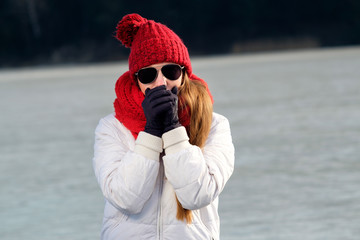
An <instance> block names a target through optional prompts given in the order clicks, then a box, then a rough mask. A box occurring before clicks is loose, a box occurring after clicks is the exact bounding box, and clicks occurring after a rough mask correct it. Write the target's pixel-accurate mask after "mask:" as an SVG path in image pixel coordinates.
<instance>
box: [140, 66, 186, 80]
mask: <svg viewBox="0 0 360 240" xmlns="http://www.w3.org/2000/svg"><path fill="white" fill-rule="evenodd" d="M183 69H184V66H180V65H177V64H166V65H164V66H162V67H161V69H160V70H161V72H162V74H163V75H164V77H165V78H166V79H169V80H172V81H174V80H177V79H178V78H179V77H180V76H181V73H182V70H183ZM158 74H159V70H158V69H156V68H154V67H148V68H142V69H140V70H139V71H138V72H137V73H135V76H136V77H137V78H138V79H139V81H140V82H141V83H143V84H149V83H152V82H153V81H155V79H156V78H157V76H158Z"/></svg>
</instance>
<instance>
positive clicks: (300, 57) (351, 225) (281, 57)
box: [0, 47, 360, 240]
mask: <svg viewBox="0 0 360 240" xmlns="http://www.w3.org/2000/svg"><path fill="white" fill-rule="evenodd" d="M192 61H193V68H194V72H195V73H196V74H197V75H198V76H200V77H202V78H204V79H206V81H207V82H208V84H209V87H210V90H211V91H212V94H213V96H214V100H215V105H214V110H215V111H216V112H218V113H221V114H223V115H225V116H226V117H228V119H229V120H230V124H231V127H232V134H233V140H234V144H235V148H236V168H235V171H234V174H233V176H232V178H231V179H230V181H229V182H228V184H227V186H226V188H225V190H224V192H223V193H222V195H221V198H220V216H221V220H222V222H221V239H222V240H230V239H231V240H232V239H239V240H297V239H299V240H303V239H306V240H315V239H316V240H323V239H327V240H335V239H336V240H338V239H342V240H345V239H354V240H355V239H359V238H360V48H359V47H352V48H333V49H317V50H306V51H291V52H277V53H266V54H250V55H229V56H217V57H209V58H194V59H193V60H192ZM126 69H127V64H126V63H124V62H117V63H109V64H89V65H76V66H57V67H38V68H23V69H16V70H1V71H0V99H1V101H0V160H1V167H0V194H1V197H0V239H9V240H12V239H28V240H32V239H46V240H53V239H71V240H78V239H79V240H80V239H99V234H100V228H101V221H102V214H103V212H102V211H103V198H102V195H101V192H100V189H99V187H98V185H97V182H96V180H95V176H94V173H93V170H92V155H93V142H94V130H95V127H96V125H97V123H98V121H99V119H100V118H101V117H103V116H105V115H107V114H108V113H110V112H112V111H113V107H112V103H113V100H114V98H115V94H114V84H115V81H116V79H117V78H118V76H120V74H122V73H123V72H124V71H126Z"/></svg>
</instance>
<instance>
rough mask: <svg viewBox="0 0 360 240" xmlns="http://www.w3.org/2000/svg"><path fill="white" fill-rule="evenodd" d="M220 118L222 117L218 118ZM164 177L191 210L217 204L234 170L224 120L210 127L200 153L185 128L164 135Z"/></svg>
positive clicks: (232, 154) (226, 124) (230, 145)
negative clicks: (212, 203)
mask: <svg viewBox="0 0 360 240" xmlns="http://www.w3.org/2000/svg"><path fill="white" fill-rule="evenodd" d="M219 116H220V115H219ZM163 141H164V148H165V154H166V155H165V156H164V166H165V175H166V177H167V178H168V180H169V182H170V183H171V184H172V186H173V187H174V189H175V192H176V195H177V197H178V199H179V201H180V203H181V205H182V206H183V207H184V208H186V209H190V210H195V209H199V208H202V207H205V206H207V205H208V204H210V203H211V202H212V201H214V200H215V199H216V198H217V197H218V196H219V194H220V193H221V191H222V190H223V189H224V186H225V184H226V182H227V180H228V179H229V178H230V176H231V174H232V172H233V170H234V159H235V157H234V152H235V150H234V145H233V143H232V138H231V133H230V126H229V122H228V120H227V119H226V118H225V117H222V116H220V119H218V121H216V123H214V121H213V124H212V126H211V130H210V133H209V136H208V139H207V141H206V144H205V146H204V148H203V150H201V149H200V148H199V147H197V146H194V145H191V144H190V143H189V141H188V136H187V133H186V130H185V128H184V127H179V128H176V129H174V130H172V131H169V132H167V133H165V134H164V135H163Z"/></svg>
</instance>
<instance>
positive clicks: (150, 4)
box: [0, 0, 360, 66]
mask: <svg viewBox="0 0 360 240" xmlns="http://www.w3.org/2000/svg"><path fill="white" fill-rule="evenodd" d="M133 12H137V13H139V14H141V15H142V16H144V17H146V18H148V19H154V20H155V21H158V22H162V23H164V24H166V25H167V26H169V27H170V28H171V29H173V30H174V31H175V32H176V33H177V34H178V35H179V36H180V37H181V38H182V39H183V40H184V42H185V44H186V45H187V46H188V48H189V50H190V53H191V54H194V55H196V54H218V53H230V52H244V51H252V50H269V49H274V48H279V49H281V48H292V47H306V46H310V47H312V46H320V47H322V46H338V45H354V44H359V43H360V1H359V0H327V1H325V0H321V1H319V0H312V1H309V0H278V1H277V0H275V1H268V0H228V1H227V0H208V1H200V0H192V1H163V0H161V1H160V0H152V1H142V0H134V1H123V0H93V1H91V0H72V1H68V0H1V1H0V23H1V28H0V43H1V44H0V66H22V65H33V64H44V63H45V64H47V63H64V62H94V61H110V60H120V59H125V58H126V57H127V54H128V52H129V50H128V49H125V48H123V47H121V44H120V43H119V42H118V41H117V40H116V39H115V38H114V37H113V35H114V31H115V27H116V24H117V22H118V21H119V20H120V19H121V18H122V16H124V15H125V14H128V13H133Z"/></svg>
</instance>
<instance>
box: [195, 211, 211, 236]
mask: <svg viewBox="0 0 360 240" xmlns="http://www.w3.org/2000/svg"><path fill="white" fill-rule="evenodd" d="M192 212H193V214H194V216H195V217H196V222H195V224H199V225H200V226H201V227H202V228H203V229H204V231H205V232H206V233H207V235H208V236H209V239H210V240H215V238H214V236H213V234H212V233H211V231H210V230H209V228H208V227H207V226H206V225H205V223H204V222H203V220H202V218H201V215H200V213H199V211H198V210H193V211H192Z"/></svg>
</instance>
